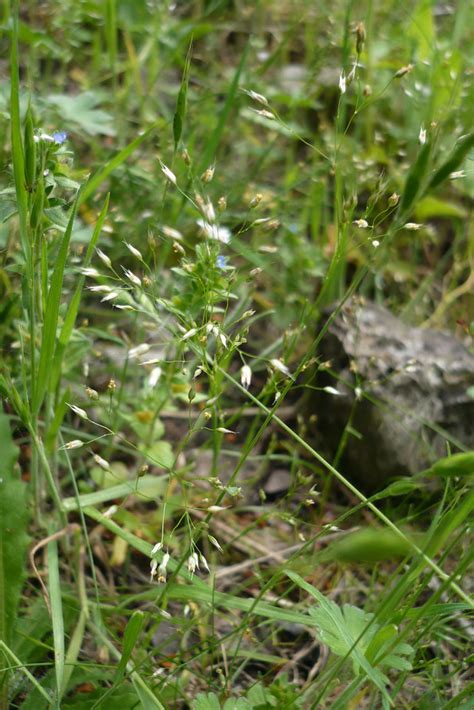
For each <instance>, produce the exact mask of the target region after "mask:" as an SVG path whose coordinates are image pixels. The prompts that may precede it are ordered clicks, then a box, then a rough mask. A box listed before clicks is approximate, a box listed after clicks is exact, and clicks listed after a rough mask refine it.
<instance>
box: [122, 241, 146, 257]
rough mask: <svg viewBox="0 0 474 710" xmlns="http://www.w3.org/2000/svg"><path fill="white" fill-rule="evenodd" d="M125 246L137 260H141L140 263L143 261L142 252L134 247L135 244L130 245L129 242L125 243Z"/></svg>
mask: <svg viewBox="0 0 474 710" xmlns="http://www.w3.org/2000/svg"><path fill="white" fill-rule="evenodd" d="M124 244H125V246H126V247H127V249H128V251H129V252H130V253H131V254H133V256H136V257H137V259H140V261H143V257H142V254H141V252H140V251H138V249H137V248H136V247H134V246H133V244H129V243H128V242H124Z"/></svg>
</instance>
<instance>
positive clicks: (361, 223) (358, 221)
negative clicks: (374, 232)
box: [352, 219, 369, 229]
mask: <svg viewBox="0 0 474 710" xmlns="http://www.w3.org/2000/svg"><path fill="white" fill-rule="evenodd" d="M352 224H355V226H356V227H358V228H359V229H367V227H368V226H369V223H368V222H367V220H365V219H355V220H354V221H353V222H352Z"/></svg>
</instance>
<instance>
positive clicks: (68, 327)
mask: <svg viewBox="0 0 474 710" xmlns="http://www.w3.org/2000/svg"><path fill="white" fill-rule="evenodd" d="M109 197H110V196H109V195H107V197H106V200H105V204H104V207H103V208H102V211H101V213H100V214H99V217H98V219H97V223H96V225H95V229H94V232H93V234H92V238H91V240H90V242H89V245H88V247H87V251H86V256H85V258H84V262H83V267H84V268H86V267H87V266H89V264H90V261H91V259H92V255H93V253H94V249H95V246H96V244H97V241H98V239H99V236H100V233H101V231H102V227H103V225H104V221H105V218H106V216H107V211H108V209H109ZM84 282H85V276H82V275H81V276H79V279H78V283H77V286H76V290H75V291H74V295H73V297H72V299H71V303H70V304H69V308H68V310H67V313H66V317H65V319H64V324H63V327H62V329H61V333H60V335H59V338H58V342H57V345H56V350H55V353H54V359H53V363H52V366H51V388H52V389H53V390H55V389H56V387H57V385H58V382H59V378H60V376H61V366H62V361H63V357H64V351H65V350H66V347H67V345H68V343H69V340H70V338H71V335H72V331H73V328H74V324H75V322H76V318H77V313H78V311H79V306H80V303H81V296H82V290H83V288H84Z"/></svg>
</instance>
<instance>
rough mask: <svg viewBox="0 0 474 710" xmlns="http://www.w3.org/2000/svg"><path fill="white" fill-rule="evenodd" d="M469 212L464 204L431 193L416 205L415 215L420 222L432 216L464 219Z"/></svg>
mask: <svg viewBox="0 0 474 710" xmlns="http://www.w3.org/2000/svg"><path fill="white" fill-rule="evenodd" d="M467 214H468V213H467V210H466V209H465V207H463V206H462V205H458V204H456V203H455V202H449V201H448V200H441V199H439V198H438V197H433V196H431V195H428V196H427V197H424V198H423V199H422V200H420V201H419V202H418V203H417V205H416V206H415V217H416V219H417V220H418V221H419V222H424V221H425V220H427V219H431V218H432V217H454V218H455V219H464V218H465V217H467Z"/></svg>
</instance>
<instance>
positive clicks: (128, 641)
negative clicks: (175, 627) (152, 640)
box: [114, 611, 145, 683]
mask: <svg viewBox="0 0 474 710" xmlns="http://www.w3.org/2000/svg"><path fill="white" fill-rule="evenodd" d="M144 620H145V616H144V614H143V612H142V611H134V612H133V614H132V616H131V617H130V619H129V621H128V623H127V626H126V627H125V631H124V634H123V648H122V657H121V658H120V661H119V664H118V666H117V670H116V673H115V679H114V682H115V683H118V682H120V681H121V680H122V678H123V677H124V675H125V671H126V670H127V663H128V662H129V660H130V658H131V657H132V652H133V649H134V648H135V646H136V644H137V641H138V638H139V636H140V633H141V630H142V628H143V622H144Z"/></svg>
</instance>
